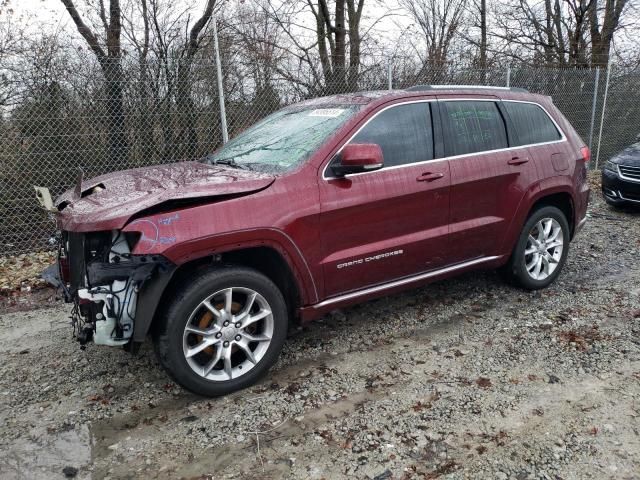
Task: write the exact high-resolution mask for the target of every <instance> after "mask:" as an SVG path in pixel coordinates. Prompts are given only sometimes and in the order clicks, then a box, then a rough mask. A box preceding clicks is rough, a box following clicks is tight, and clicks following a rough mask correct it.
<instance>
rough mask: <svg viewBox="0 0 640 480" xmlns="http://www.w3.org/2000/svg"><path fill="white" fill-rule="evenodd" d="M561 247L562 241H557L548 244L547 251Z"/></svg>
mask: <svg viewBox="0 0 640 480" xmlns="http://www.w3.org/2000/svg"><path fill="white" fill-rule="evenodd" d="M560 246H562V240H557V241H555V242H551V243H547V245H546V248H547V250H551V249H552V248H557V247H560Z"/></svg>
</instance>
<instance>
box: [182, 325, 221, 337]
mask: <svg viewBox="0 0 640 480" xmlns="http://www.w3.org/2000/svg"><path fill="white" fill-rule="evenodd" d="M185 331H186V332H189V333H195V334H196V335H200V336H201V337H206V336H207V335H210V334H211V332H212V331H213V332H215V330H213V329H208V330H203V329H201V328H196V327H194V326H192V325H187V326H186V327H185Z"/></svg>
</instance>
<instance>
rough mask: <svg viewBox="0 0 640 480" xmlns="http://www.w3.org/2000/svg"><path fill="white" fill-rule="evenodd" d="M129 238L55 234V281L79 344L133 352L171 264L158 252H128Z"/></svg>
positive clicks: (109, 234)
mask: <svg viewBox="0 0 640 480" xmlns="http://www.w3.org/2000/svg"><path fill="white" fill-rule="evenodd" d="M129 242H130V239H127V238H126V237H125V235H123V234H121V233H120V232H119V231H113V232H96V233H75V232H63V233H62V235H61V239H60V248H59V258H58V274H59V277H60V279H61V280H60V285H59V286H60V287H61V288H62V290H63V291H64V295H65V299H66V301H67V302H70V303H73V309H72V315H71V320H72V323H73V327H74V335H75V337H76V338H77V340H78V341H79V342H80V343H81V344H82V345H84V344H86V343H87V342H89V341H90V340H93V341H94V343H96V344H100V345H109V346H124V347H125V348H126V349H128V350H129V351H132V352H134V351H136V350H137V347H138V346H139V345H140V343H142V342H143V341H144V339H145V337H146V335H147V333H148V330H149V327H150V325H151V322H152V320H153V317H154V315H155V312H156V309H157V307H158V304H159V302H160V298H161V295H162V293H163V292H164V290H165V288H166V286H167V285H168V283H169V281H170V280H171V278H172V276H173V273H174V272H175V270H176V266H175V265H174V264H173V263H171V262H170V261H168V260H167V259H166V258H164V257H162V256H160V255H134V254H131V253H130V245H129ZM52 283H53V282H52Z"/></svg>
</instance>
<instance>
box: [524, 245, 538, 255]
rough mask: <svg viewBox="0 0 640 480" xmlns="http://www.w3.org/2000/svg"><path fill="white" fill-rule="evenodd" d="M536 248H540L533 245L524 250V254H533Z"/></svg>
mask: <svg viewBox="0 0 640 480" xmlns="http://www.w3.org/2000/svg"><path fill="white" fill-rule="evenodd" d="M536 250H538V249H537V248H536V247H534V246H531V247H529V248H527V249H526V250H525V251H524V254H525V255H531V254H532V253H535V252H536Z"/></svg>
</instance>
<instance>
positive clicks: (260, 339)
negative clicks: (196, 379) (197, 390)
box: [182, 287, 274, 382]
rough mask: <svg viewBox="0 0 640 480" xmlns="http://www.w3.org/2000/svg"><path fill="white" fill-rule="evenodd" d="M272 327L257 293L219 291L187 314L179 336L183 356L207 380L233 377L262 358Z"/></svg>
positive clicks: (234, 289) (269, 311) (270, 316)
mask: <svg viewBox="0 0 640 480" xmlns="http://www.w3.org/2000/svg"><path fill="white" fill-rule="evenodd" d="M273 329H274V320H273V313H272V309H271V307H270V306H269V303H268V302H267V301H266V300H265V298H264V297H263V296H262V295H260V294H259V293H258V292H256V291H254V290H252V289H250V288H244V287H232V288H226V289H223V290H219V291H217V292H216V293H214V294H213V295H211V296H209V297H207V298H205V299H204V300H203V301H202V302H200V304H199V305H198V306H197V307H196V308H195V310H194V311H193V312H192V313H191V315H190V316H189V320H188V321H187V324H186V325H185V328H184V333H183V339H182V346H183V353H184V357H185V360H186V361H187V363H188V364H189V366H190V367H191V369H192V370H193V371H194V372H195V373H197V374H198V375H199V376H201V377H203V378H205V379H207V380H211V381H218V382H220V381H228V380H233V379H236V378H238V377H240V376H242V375H244V374H245V373H247V372H248V371H249V370H251V369H252V368H253V367H254V366H255V365H257V364H258V363H259V362H260V360H261V359H262V358H263V357H264V355H265V354H266V352H267V350H268V349H269V345H270V344H271V339H272V337H273Z"/></svg>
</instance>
